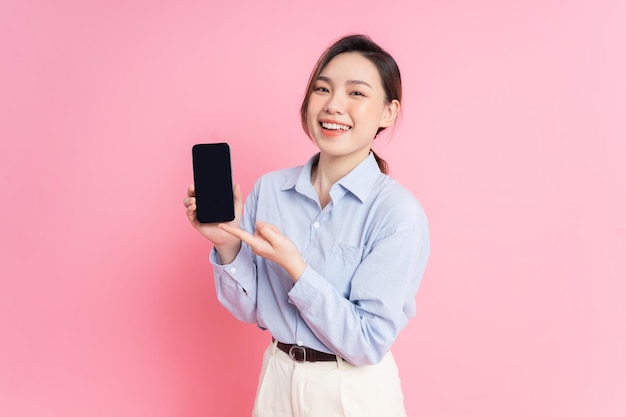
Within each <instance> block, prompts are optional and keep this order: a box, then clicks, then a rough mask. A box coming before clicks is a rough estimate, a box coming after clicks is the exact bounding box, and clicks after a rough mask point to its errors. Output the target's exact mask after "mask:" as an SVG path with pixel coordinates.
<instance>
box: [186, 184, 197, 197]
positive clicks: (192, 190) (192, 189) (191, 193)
mask: <svg viewBox="0 0 626 417" xmlns="http://www.w3.org/2000/svg"><path fill="white" fill-rule="evenodd" d="M195 196H196V187H195V186H194V185H193V184H191V185H190V186H189V188H187V197H195Z"/></svg>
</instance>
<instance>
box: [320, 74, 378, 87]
mask: <svg viewBox="0 0 626 417" xmlns="http://www.w3.org/2000/svg"><path fill="white" fill-rule="evenodd" d="M317 80H319V81H325V82H327V83H329V84H332V82H331V81H330V78H328V77H326V76H324V75H318V77H317ZM346 84H357V85H365V86H367V87H369V88H371V89H373V88H372V86H371V85H369V83H367V82H365V81H362V80H348V81H346Z"/></svg>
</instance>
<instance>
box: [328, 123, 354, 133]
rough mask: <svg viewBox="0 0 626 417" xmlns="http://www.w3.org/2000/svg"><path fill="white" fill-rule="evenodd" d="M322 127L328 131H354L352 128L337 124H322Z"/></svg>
mask: <svg viewBox="0 0 626 417" xmlns="http://www.w3.org/2000/svg"><path fill="white" fill-rule="evenodd" d="M320 125H321V126H322V128H324V129H326V130H339V131H344V132H345V131H348V130H350V129H352V128H351V127H350V126H346V125H340V124H337V123H328V122H320Z"/></svg>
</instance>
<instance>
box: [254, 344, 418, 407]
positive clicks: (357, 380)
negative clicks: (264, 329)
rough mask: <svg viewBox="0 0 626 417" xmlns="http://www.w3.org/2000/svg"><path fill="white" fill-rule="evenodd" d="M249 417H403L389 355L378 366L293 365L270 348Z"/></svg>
mask: <svg viewBox="0 0 626 417" xmlns="http://www.w3.org/2000/svg"><path fill="white" fill-rule="evenodd" d="M252 415H253V417H406V412H405V411H404V397H403V395H402V390H401V388H400V378H399V376H398V368H397V366H396V362H395V360H394V358H393V356H392V354H391V353H388V354H387V355H386V356H385V357H384V358H383V360H382V361H381V362H380V363H378V364H376V365H368V366H354V365H351V364H349V363H348V362H346V361H344V360H342V359H341V358H339V357H337V361H333V362H296V361H294V360H293V359H291V357H290V356H289V355H287V354H286V353H285V352H283V351H282V350H280V349H278V348H277V347H276V342H274V343H272V344H270V346H269V347H268V348H267V350H266V351H265V355H264V356H263V367H262V369H261V375H260V377H259V386H258V389H257V395H256V400H255V402H254V410H253V412H252Z"/></svg>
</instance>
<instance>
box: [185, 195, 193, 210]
mask: <svg viewBox="0 0 626 417" xmlns="http://www.w3.org/2000/svg"><path fill="white" fill-rule="evenodd" d="M183 204H184V205H185V207H187V208H189V207H190V206H195V205H196V198H195V197H185V198H183Z"/></svg>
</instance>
